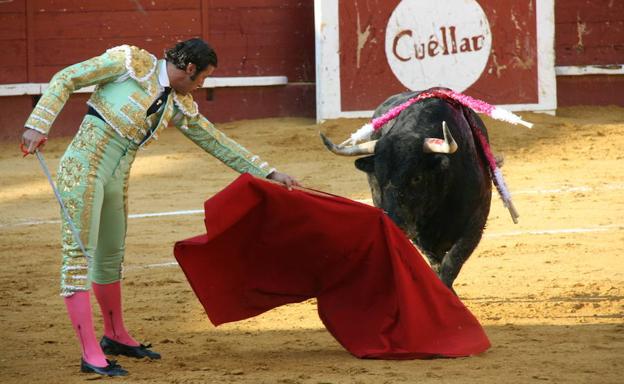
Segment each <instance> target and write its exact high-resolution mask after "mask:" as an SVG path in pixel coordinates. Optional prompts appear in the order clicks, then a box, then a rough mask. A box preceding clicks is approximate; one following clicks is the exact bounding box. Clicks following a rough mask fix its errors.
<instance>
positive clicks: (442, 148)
mask: <svg viewBox="0 0 624 384" xmlns="http://www.w3.org/2000/svg"><path fill="white" fill-rule="evenodd" d="M442 132H443V134H444V140H442V139H438V138H430V137H428V138H426V139H425V141H424V142H423V151H424V152H426V153H455V151H457V148H458V146H457V142H455V139H453V136H452V135H451V131H449V129H448V127H447V126H446V121H443V122H442Z"/></svg>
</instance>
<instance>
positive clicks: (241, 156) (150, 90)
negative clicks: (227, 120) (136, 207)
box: [25, 45, 274, 177]
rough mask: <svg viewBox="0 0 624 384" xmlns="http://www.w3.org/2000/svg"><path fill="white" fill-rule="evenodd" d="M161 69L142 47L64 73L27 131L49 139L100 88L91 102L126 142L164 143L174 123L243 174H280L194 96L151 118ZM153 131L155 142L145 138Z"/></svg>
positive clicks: (171, 99) (175, 99) (176, 98)
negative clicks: (68, 109) (64, 114)
mask: <svg viewBox="0 0 624 384" xmlns="http://www.w3.org/2000/svg"><path fill="white" fill-rule="evenodd" d="M159 68H160V66H159V65H158V60H157V59H156V57H155V56H154V55H152V54H150V53H149V52H147V51H145V50H142V49H139V48H137V47H133V46H128V45H122V46H119V47H115V48H111V49H109V50H108V51H106V52H105V53H104V54H103V55H101V56H97V57H94V58H92V59H89V60H86V61H83V62H81V63H78V64H74V65H72V66H69V67H67V68H65V69H63V70H61V71H60V72H58V73H57V74H56V75H54V77H53V78H52V80H50V84H49V87H48V88H47V89H46V90H45V92H44V93H43V95H42V96H41V98H40V99H39V102H38V103H37V106H36V107H35V108H34V110H33V112H32V113H31V114H30V117H29V118H28V120H27V121H26V124H25V126H26V127H27V128H32V129H35V130H37V131H39V132H41V133H44V134H47V133H48V132H49V131H50V128H51V126H52V124H53V123H54V120H55V119H56V117H57V116H58V114H59V113H60V111H61V109H62V108H63V106H64V105H65V103H66V102H67V99H68V98H69V96H70V95H71V94H72V92H74V91H75V90H77V89H80V88H83V87H88V86H91V85H97V87H96V89H95V91H94V92H93V94H92V95H91V98H90V99H89V101H88V102H87V104H89V105H90V106H91V107H93V108H94V109H95V110H96V111H97V112H98V113H99V114H100V115H101V116H102V117H103V118H104V120H105V121H106V122H107V123H108V124H109V125H110V126H111V127H112V128H113V129H114V130H115V131H116V132H117V133H118V134H119V135H120V136H122V137H125V138H127V139H129V140H132V141H133V142H135V143H136V144H137V145H141V146H145V145H147V144H149V143H150V142H152V141H153V140H157V139H158V133H159V132H160V131H161V130H163V129H164V128H165V127H167V125H169V124H170V123H171V124H173V125H175V126H176V127H177V128H178V129H179V130H180V131H181V132H182V133H183V134H184V135H185V136H187V137H188V138H189V139H191V140H192V141H193V142H194V143H195V144H197V145H198V146H200V147H201V148H202V149H204V150H205V151H206V152H208V153H210V154H212V155H213V156H215V157H216V158H218V159H219V160H221V161H222V162H224V163H225V164H226V165H228V166H229V167H231V168H232V169H234V170H236V171H238V172H241V173H243V172H248V173H251V174H253V175H256V176H260V177H266V176H267V175H268V174H269V173H271V172H272V171H274V169H273V168H270V167H269V165H268V164H267V163H266V162H263V161H262V160H261V159H260V158H259V157H258V156H254V155H253V154H251V153H250V152H249V151H248V150H247V149H245V148H244V147H242V146H241V145H240V144H238V143H236V142H235V141H234V140H232V139H230V138H229V137H227V136H226V135H225V134H224V133H223V132H221V131H219V130H218V129H216V128H215V127H214V125H213V124H212V123H211V122H210V121H208V119H206V118H205V117H204V116H202V115H201V114H200V113H199V112H198V108H197V103H195V102H194V101H193V97H192V96H191V95H190V94H189V95H180V94H177V93H176V92H175V90H172V92H171V93H170V94H169V96H168V98H167V101H166V102H165V106H164V109H163V111H162V113H155V114H152V115H150V116H149V117H146V112H147V109H148V108H149V106H150V105H151V104H152V103H153V102H154V100H156V98H157V97H158V96H159V95H160V94H161V92H162V90H163V89H162V87H161V86H160V84H159V82H158V71H159ZM151 127H156V128H155V129H153V131H152V133H151V135H150V137H149V138H148V139H146V140H144V138H145V137H146V135H148V133H149V132H150V128H151Z"/></svg>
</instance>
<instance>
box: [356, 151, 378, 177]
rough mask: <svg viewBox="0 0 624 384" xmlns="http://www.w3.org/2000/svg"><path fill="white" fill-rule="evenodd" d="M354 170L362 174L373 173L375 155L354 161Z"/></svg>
mask: <svg viewBox="0 0 624 384" xmlns="http://www.w3.org/2000/svg"><path fill="white" fill-rule="evenodd" d="M355 168H357V169H359V170H360V171H362V172H366V173H373V172H374V171H375V155H373V156H366V157H360V158H359V159H357V160H355Z"/></svg>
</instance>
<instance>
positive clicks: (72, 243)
mask: <svg viewBox="0 0 624 384" xmlns="http://www.w3.org/2000/svg"><path fill="white" fill-rule="evenodd" d="M137 147H138V146H137V145H136V144H134V143H133V142H131V141H130V140H127V139H125V138H122V137H121V136H119V134H117V133H116V132H115V131H114V130H113V129H112V128H111V127H110V126H109V125H108V124H106V123H105V122H103V121H102V120H100V119H98V118H96V117H93V116H90V115H87V116H85V118H84V120H83V121H82V124H81V125H80V128H79V130H78V133H77V134H76V136H75V137H74V139H73V140H72V142H71V144H70V145H69V147H68V148H67V150H66V151H65V154H64V155H63V157H62V158H61V161H60V164H59V170H58V175H57V185H58V189H59V192H60V194H61V198H62V199H63V202H64V203H65V206H66V208H67V211H68V212H69V216H70V217H71V219H72V221H73V223H74V226H75V227H76V229H77V231H78V233H79V235H80V240H81V241H82V243H83V245H84V247H85V249H86V251H87V254H88V255H89V256H90V257H89V259H90V260H89V259H87V257H85V255H84V254H83V252H82V251H81V249H80V245H79V244H78V242H76V240H75V239H74V236H73V235H72V231H71V227H70V225H69V223H68V222H67V220H66V219H65V217H64V216H62V215H61V216H62V226H61V240H62V255H63V261H62V265H61V296H71V295H72V294H73V293H75V292H77V291H85V290H89V289H90V288H91V282H92V281H94V282H96V283H98V284H109V283H113V282H116V281H118V280H120V279H121V266H122V262H123V257H124V251H125V239H126V226H127V219H128V177H129V175H130V168H131V166H132V162H133V161H134V157H135V155H136V150H137Z"/></svg>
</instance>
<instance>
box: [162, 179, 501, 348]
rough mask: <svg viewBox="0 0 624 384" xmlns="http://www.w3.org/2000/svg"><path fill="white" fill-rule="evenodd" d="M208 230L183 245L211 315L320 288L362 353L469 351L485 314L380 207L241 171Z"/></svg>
mask: <svg viewBox="0 0 624 384" xmlns="http://www.w3.org/2000/svg"><path fill="white" fill-rule="evenodd" d="M204 208H205V211H206V218H205V223H206V234H205V235H201V236H196V237H193V238H190V239H187V240H183V241H179V242H178V243H176V245H175V249H174V253H175V257H176V259H177V260H178V263H179V264H180V266H181V267H182V270H183V271H184V273H185V274H186V277H187V278H188V280H189V282H190V284H191V286H192V287H193V290H194V291H195V294H196V295H197V297H198V298H199V300H200V302H201V303H202V305H203V306H204V309H205V310H206V313H207V314H208V317H209V318H210V320H211V321H212V323H213V324H215V325H219V324H223V323H226V322H231V321H237V320H242V319H246V318H249V317H253V316H256V315H258V314H260V313H263V312H265V311H268V310H270V309H272V308H275V307H278V306H280V305H283V304H287V303H295V302H300V301H303V300H306V299H309V298H312V297H316V298H317V303H318V313H319V316H320V318H321V320H322V321H323V323H324V324H325V326H326V327H327V330H329V332H331V334H332V335H333V336H334V337H335V338H336V340H338V342H340V344H342V345H343V346H344V347H345V348H346V349H347V350H348V351H349V352H351V353H352V354H353V355H355V356H357V357H360V358H382V359H412V358H429V357H435V356H449V357H456V356H467V355H473V354H477V353H480V352H483V351H485V350H486V349H488V348H489V347H490V342H489V340H488V338H487V336H486V335H485V332H484V331H483V329H482V328H481V326H480V325H479V322H478V321H477V320H476V319H475V317H474V316H473V315H472V314H471V313H470V311H469V310H468V309H467V308H466V307H465V306H464V305H463V304H462V303H461V301H460V300H459V299H458V298H457V297H456V296H455V295H454V294H453V293H452V292H451V291H450V290H449V289H448V288H447V287H446V286H445V285H444V284H442V282H441V281H440V280H439V279H438V277H437V276H436V275H435V273H434V272H433V271H432V270H431V268H429V266H428V265H427V263H426V262H425V261H424V260H423V258H422V256H421V255H420V254H419V253H418V251H417V250H416V248H414V246H413V245H412V244H411V243H410V241H409V240H408V239H407V238H406V237H405V235H404V234H403V232H402V231H401V230H400V229H399V228H398V227H397V226H396V225H395V224H394V223H393V222H392V221H391V220H390V219H389V218H388V217H387V216H386V215H385V214H384V213H383V212H382V211H381V210H379V209H377V208H374V207H370V206H367V205H364V204H360V203H357V202H354V201H352V200H349V199H345V198H342V197H337V196H332V195H327V194H323V193H317V192H313V191H302V190H293V191H288V190H287V189H286V188H284V187H283V186H281V185H276V184H273V183H270V182H267V181H264V180H260V179H257V178H255V177H253V176H250V175H247V174H246V175H242V176H240V177H239V178H238V179H236V180H235V181H234V182H233V183H232V184H230V185H229V186H228V187H226V188H225V189H224V190H223V191H221V192H219V193H218V194H216V195H215V196H214V197H212V198H211V199H209V200H208V201H206V202H205V204H204Z"/></svg>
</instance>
